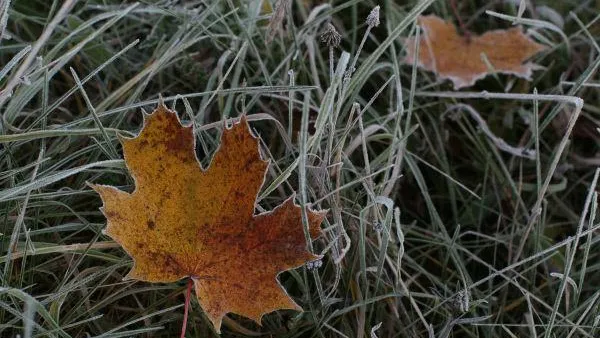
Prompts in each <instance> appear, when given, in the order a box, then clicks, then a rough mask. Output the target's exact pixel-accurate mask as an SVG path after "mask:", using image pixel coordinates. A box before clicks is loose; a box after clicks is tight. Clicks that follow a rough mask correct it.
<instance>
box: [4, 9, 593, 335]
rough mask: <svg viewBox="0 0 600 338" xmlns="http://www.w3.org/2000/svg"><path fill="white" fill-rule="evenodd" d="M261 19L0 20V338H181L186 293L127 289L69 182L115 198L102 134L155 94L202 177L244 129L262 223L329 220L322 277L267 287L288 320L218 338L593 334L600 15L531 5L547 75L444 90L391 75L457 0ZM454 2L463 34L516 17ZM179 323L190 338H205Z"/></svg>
mask: <svg viewBox="0 0 600 338" xmlns="http://www.w3.org/2000/svg"><path fill="white" fill-rule="evenodd" d="M272 2H274V1H267V0H262V1H261V0H255V1H250V0H249V1H238V0H220V1H199V0H197V1H167V0H163V1H146V0H144V1H140V2H133V1H130V2H127V3H123V2H122V1H112V0H104V1H99V0H79V1H76V0H60V1H59V0H55V1H45V0H13V1H7V0H2V1H0V31H1V32H2V36H3V39H2V40H0V90H1V92H0V117H1V119H0V233H1V235H0V283H1V284H2V285H1V288H0V336H1V337H16V336H17V335H20V336H21V337H27V338H29V337H88V336H91V337H130V336H139V337H174V336H178V335H179V332H180V329H181V323H182V318H183V300H184V293H185V288H186V285H185V281H183V280H182V281H180V282H179V283H171V284H149V283H143V282H135V281H123V280H122V278H123V276H124V275H125V274H126V273H127V272H128V271H129V269H130V268H131V259H130V258H129V257H128V256H127V255H126V254H125V252H124V251H123V250H122V249H120V248H119V246H118V245H116V244H115V243H114V242H113V241H111V240H110V238H108V237H106V236H105V235H103V234H102V233H101V230H102V229H103V227H104V226H105V219H104V217H103V216H102V215H101V213H100V211H99V210H98V207H99V206H100V199H99V197H98V195H97V194H95V193H94V192H93V191H91V190H90V188H89V187H88V186H86V184H85V182H86V181H90V182H96V183H104V184H112V185H117V186H120V187H122V188H123V189H125V190H127V189H132V184H133V181H132V179H131V178H130V176H129V174H128V173H127V172H126V170H125V167H124V163H123V160H122V152H121V146H120V144H119V142H118V139H117V133H122V134H125V135H135V134H136V133H137V131H138V130H139V128H140V127H141V120H142V115H141V110H142V109H144V110H146V111H151V110H152V109H153V108H154V106H155V105H156V102H157V101H158V99H159V95H162V96H163V98H164V100H165V102H166V104H167V105H168V106H169V107H173V108H174V109H176V110H177V111H178V112H179V113H180V116H181V118H182V119H183V120H184V121H193V122H194V123H195V125H196V127H197V128H196V131H197V135H196V136H197V144H198V154H199V157H200V158H201V161H202V164H203V165H205V166H206V164H208V163H209V161H210V156H211V154H212V153H213V152H214V150H215V149H216V148H217V146H218V141H219V135H220V133H221V128H222V126H223V124H222V120H223V119H224V118H231V117H237V116H239V115H240V114H242V113H244V112H246V113H248V115H249V116H250V120H251V126H252V128H254V129H255V130H256V132H257V133H258V134H260V135H261V138H262V141H263V145H262V148H263V150H264V151H263V153H264V154H265V156H267V157H269V158H270V159H271V163H272V166H271V168H270V171H269V173H268V174H267V181H266V182H265V185H264V187H263V190H262V192H261V193H260V195H259V200H258V203H257V210H259V211H261V210H270V209H271V208H273V207H274V206H275V205H277V204H279V203H280V202H281V201H282V200H283V199H284V198H285V197H286V196H289V195H290V194H291V193H292V192H293V191H296V192H298V194H297V202H298V203H312V204H313V206H316V207H319V208H326V209H329V210H330V212H329V215H328V218H327V221H326V222H324V224H323V227H324V229H325V235H324V236H323V237H322V238H320V239H319V240H317V241H316V242H314V243H313V247H314V250H315V251H316V252H317V253H323V254H324V255H325V257H324V259H323V265H322V266H321V267H320V268H319V269H307V268H306V267H303V268H299V269H296V270H293V271H290V272H285V273H282V274H281V275H280V276H279V278H280V280H281V282H282V284H283V285H284V287H285V288H286V290H288V292H289V293H290V295H292V296H293V297H294V299H295V300H296V302H297V303H299V304H300V305H301V306H302V307H303V308H304V309H305V312H302V313H299V312H294V311H276V312H274V313H271V314H269V315H267V316H265V317H264V319H263V323H262V327H261V326H258V325H256V324H255V323H253V322H252V321H250V320H248V319H246V318H243V317H240V316H237V315H233V314H230V315H229V316H228V317H227V318H226V319H225V321H224V323H223V335H222V336H223V337H246V336H248V337H250V336H259V335H264V336H267V337H436V338H437V337H598V336H599V335H600V328H599V326H600V309H599V307H600V299H599V298H600V292H599V287H598V286H599V285H600V263H599V262H600V242H599V241H600V237H598V234H599V233H600V224H599V223H598V221H597V220H596V214H597V193H596V189H597V181H598V175H599V174H598V172H597V171H596V167H597V166H598V165H600V157H596V153H597V152H598V150H599V145H600V144H599V142H598V141H599V137H598V130H597V127H599V126H598V124H600V122H599V121H600V116H599V115H600V109H599V108H598V106H600V104H599V101H598V97H599V96H598V87H599V85H598V82H597V81H598V80H596V79H597V75H596V69H597V67H598V66H599V65H600V47H599V46H598V43H599V42H598V41H597V37H598V36H600V35H599V33H598V32H599V31H600V26H599V25H600V24H598V23H597V21H598V19H599V18H600V11H599V10H598V6H597V3H596V2H594V1H572V0H567V1H549V0H547V1H524V3H526V4H528V7H526V9H525V11H524V12H523V17H522V18H523V19H517V21H519V22H522V23H523V25H525V27H527V29H528V30H529V33H530V34H531V35H532V36H534V37H535V38H536V39H537V40H538V41H540V42H542V43H544V44H546V45H547V46H548V47H550V48H549V49H548V50H547V51H545V52H543V53H542V54H540V55H538V56H537V57H536V58H535V60H536V61H537V62H538V63H539V64H541V65H543V66H544V68H543V69H541V70H538V71H536V72H535V73H534V75H533V79H532V81H531V82H528V81H525V80H521V79H517V78H515V77H512V76H504V75H498V76H489V77H487V78H486V79H484V80H481V81H479V82H478V83H477V84H476V85H475V86H474V87H472V88H470V89H468V90H463V91H460V92H454V91H453V90H452V87H451V84H450V83H448V82H438V81H436V79H435V76H434V75H433V74H431V73H429V72H423V71H420V70H418V69H415V68H414V67H412V66H411V65H404V64H402V56H403V55H404V54H403V53H404V49H403V46H402V41H403V39H404V38H406V37H408V36H410V35H412V34H414V33H415V30H416V28H415V22H416V21H415V19H416V17H417V16H418V15H419V14H420V13H423V12H424V13H435V14H437V15H439V16H441V17H444V18H446V19H450V20H454V21H455V22H456V17H455V11H453V10H452V8H451V6H450V4H451V3H452V2H451V1H434V0H421V1H397V2H396V1H391V0H387V1H384V0H382V1H381V2H378V3H376V2H374V1H358V0H354V1H333V2H331V3H323V4H321V3H320V2H317V1H304V0H289V3H290V6H291V7H290V8H291V12H289V11H288V12H283V14H281V16H280V17H281V18H284V19H285V20H284V26H283V27H284V28H283V29H282V30H280V31H275V32H274V33H273V34H269V29H270V28H269V27H270V26H269V17H270V14H271V8H272V6H271V3H272ZM407 2H408V3H409V4H406V3H407ZM456 3H457V4H458V7H459V8H458V13H459V15H460V16H461V17H462V19H463V21H464V22H465V24H466V25H468V27H469V29H471V30H472V31H473V32H475V33H479V32H483V31H485V30H487V29H492V28H507V27H510V26H511V24H512V21H513V20H515V16H516V15H517V14H518V8H519V3H520V2H519V1H494V2H492V1H475V0H458V1H456ZM532 4H535V6H537V7H535V8H534V7H531V5H532ZM375 5H380V6H381V10H380V21H381V24H380V25H379V26H374V25H373V22H372V21H371V22H370V23H371V24H372V25H371V26H369V25H368V24H367V23H366V18H367V15H368V14H369V12H370V11H371V9H372V8H373V7H374V6H375ZM486 11H488V12H487V13H486ZM490 11H491V12H490ZM507 16H508V17H507ZM525 19H533V21H532V20H525ZM328 23H332V24H333V26H334V27H335V29H336V30H337V31H338V32H339V33H340V34H341V37H340V38H341V44H340V45H339V46H331V48H330V46H328V45H327V44H325V43H322V42H321V37H320V35H321V33H322V32H323V31H325V30H326V27H327V24H328ZM272 26H274V25H272ZM365 33H368V34H366V35H365ZM269 36H270V37H271V38H272V40H270V41H268V37H269ZM333 40H335V39H334V38H333V37H332V36H329V41H330V42H331V43H335V42H336V41H333ZM359 49H360V53H359V52H358V51H359ZM353 67H355V68H356V70H355V71H354V72H350V70H351V69H352V68H353ZM350 74H351V75H350ZM482 91H486V92H482ZM584 103H585V104H584ZM523 150H527V151H528V152H526V153H523ZM524 155H525V156H524ZM191 306H192V309H191V314H190V318H189V320H188V330H187V337H212V336H216V334H215V333H214V331H213V330H212V326H211V325H210V322H209V321H208V320H207V319H206V318H205V317H204V315H203V314H202V310H201V309H200V307H199V305H198V303H197V301H196V300H195V299H194V300H193V301H192V304H191Z"/></svg>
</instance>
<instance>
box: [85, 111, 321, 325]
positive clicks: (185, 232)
mask: <svg viewBox="0 0 600 338" xmlns="http://www.w3.org/2000/svg"><path fill="white" fill-rule="evenodd" d="M121 143H122V144H123V153H124V156H125V162H126V164H127V167H128V169H129V171H130V172H131V175H132V176H133V178H134V179H135V190H134V191H133V193H131V194H129V193H126V192H123V191H121V190H118V189H116V188H115V187H112V186H105V185H95V184H91V185H90V186H91V187H92V188H93V189H94V190H95V191H97V192H98V193H99V194H100V196H101V198H102V201H103V207H102V211H103V213H104V215H105V216H106V218H107V220H108V222H107V227H106V231H105V233H106V234H107V235H109V236H110V237H112V238H113V239H114V240H115V241H117V242H118V243H119V244H121V246H122V247H123V248H124V249H125V251H127V253H128V254H129V255H130V256H131V257H132V258H133V261H134V265H133V268H132V269H131V271H130V272H129V274H128V275H127V277H126V278H132V279H137V280H142V281H147V282H174V281H177V280H180V279H182V278H187V277H189V278H191V279H192V280H193V282H194V286H195V291H196V296H197V298H198V301H199V303H200V305H201V306H202V308H203V309H204V311H205V313H206V315H207V316H208V318H209V319H210V320H211V322H212V323H213V325H214V327H215V329H216V331H217V332H220V327H221V321H222V318H223V316H225V314H226V313H228V312H234V313H237V314H240V315H244V316H246V317H249V318H251V319H253V320H255V321H256V322H258V323H260V321H261V318H262V316H263V315H264V314H266V313H268V312H271V311H274V310H278V309H295V310H299V311H301V310H302V309H301V308H300V306H298V305H297V304H296V303H295V302H294V301H293V300H292V299H291V298H290V297H289V296H288V295H287V293H286V292H285V290H284V289H283V288H282V287H281V285H280V284H279V282H278V280H277V275H278V274H279V273H280V272H282V271H285V270H289V269H292V268H295V267H298V266H301V265H303V264H305V263H306V262H307V261H313V260H315V259H318V258H320V257H319V256H316V255H314V254H312V253H310V252H309V251H308V250H307V245H306V244H307V243H306V238H305V235H304V230H303V225H302V220H301V209H300V207H299V206H297V205H295V204H294V201H293V199H294V198H293V196H292V197H290V198H288V199H287V200H286V201H285V202H283V203H282V204H281V205H279V206H277V207H276V208H275V209H274V210H272V211H270V212H265V213H262V214H259V215H254V207H255V200H256V197H257V194H258V192H259V190H260V188H261V186H262V184H263V181H264V177H265V173H266V169H267V166H268V162H267V161H263V160H262V159H261V156H260V153H259V149H258V139H257V138H256V137H254V136H253V135H252V133H251V132H250V129H249V126H248V123H247V121H246V119H245V117H242V118H241V122H239V123H237V124H235V125H234V126H233V127H231V128H230V129H225V130H224V131H223V134H222V136H221V146H220V148H219V149H218V150H217V152H216V153H215V155H214V157H213V159H212V163H211V165H210V167H209V168H208V169H206V170H203V169H202V168H201V166H200V163H199V162H198V159H197V158H196V153H195V137H194V132H193V127H192V126H187V127H184V126H182V125H181V122H180V121H179V118H178V117H177V114H176V113H175V112H173V111H170V110H168V109H167V108H166V107H165V106H164V105H159V107H158V108H157V109H156V110H155V111H154V112H153V113H152V114H151V115H148V116H145V117H144V126H143V128H142V131H141V132H140V133H139V135H138V136H137V137H135V138H131V139H127V138H121ZM325 213H326V212H325V211H312V210H307V215H308V223H309V233H310V235H311V238H312V239H315V238H316V237H317V236H319V235H320V224H321V222H322V220H323V218H324V217H325Z"/></svg>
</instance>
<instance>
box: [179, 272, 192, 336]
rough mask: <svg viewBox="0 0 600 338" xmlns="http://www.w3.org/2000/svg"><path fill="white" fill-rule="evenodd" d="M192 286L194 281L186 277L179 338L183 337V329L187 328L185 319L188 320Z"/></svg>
mask: <svg viewBox="0 0 600 338" xmlns="http://www.w3.org/2000/svg"><path fill="white" fill-rule="evenodd" d="M193 286H194V281H192V279H191V278H190V279H188V284H187V291H186V293H185V307H184V310H183V324H181V336H180V338H185V330H186V328H187V320H188V312H189V310H190V295H191V294H192V287H193Z"/></svg>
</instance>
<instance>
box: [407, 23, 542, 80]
mask: <svg viewBox="0 0 600 338" xmlns="http://www.w3.org/2000/svg"><path fill="white" fill-rule="evenodd" d="M418 22H419V24H420V26H421V28H422V30H423V34H422V36H421V37H420V40H419V55H418V58H417V65H418V66H419V67H421V68H423V69H426V70H429V71H433V72H435V73H436V74H437V75H438V77H439V78H440V79H450V80H451V81H452V83H453V84H454V88H455V89H460V88H462V87H468V86H471V85H473V84H474V83H475V81H477V80H479V79H481V78H483V77H485V76H486V75H488V74H490V73H492V72H498V73H506V74H513V75H516V76H519V77H522V78H525V79H529V78H530V77H531V73H532V68H533V67H534V66H535V65H534V64H533V63H530V62H528V63H525V64H523V62H525V61H526V60H527V59H529V58H530V57H532V56H533V55H535V54H536V53H538V52H540V51H542V50H544V49H545V48H546V47H544V46H543V45H540V44H538V43H536V42H535V41H533V40H531V39H530V38H529V37H527V36H526V35H525V34H523V32H522V30H521V28H520V27H514V28H510V29H507V30H494V31H489V32H487V33H484V34H483V35H479V36H477V35H471V36H469V37H464V36H460V35H459V34H458V31H457V30H456V26H454V25H453V24H452V23H450V22H445V21H444V20H442V19H441V18H439V17H437V16H435V15H428V16H421V17H419V19H418ZM405 48H406V50H407V55H406V58H405V62H406V63H407V64H412V63H413V62H414V60H415V38H414V37H411V38H408V39H406V41H405ZM486 59H487V63H488V64H486V61H485V60H486Z"/></svg>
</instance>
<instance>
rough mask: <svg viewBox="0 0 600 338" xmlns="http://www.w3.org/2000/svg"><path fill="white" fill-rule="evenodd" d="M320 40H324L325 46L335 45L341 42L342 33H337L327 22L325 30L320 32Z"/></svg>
mask: <svg viewBox="0 0 600 338" xmlns="http://www.w3.org/2000/svg"><path fill="white" fill-rule="evenodd" d="M321 42H324V43H325V44H326V45H327V47H337V46H339V45H340V42H342V35H341V34H340V33H338V31H337V30H336V29H335V27H334V26H333V25H332V24H330V23H328V24H327V26H326V27H325V31H324V32H323V34H321Z"/></svg>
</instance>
